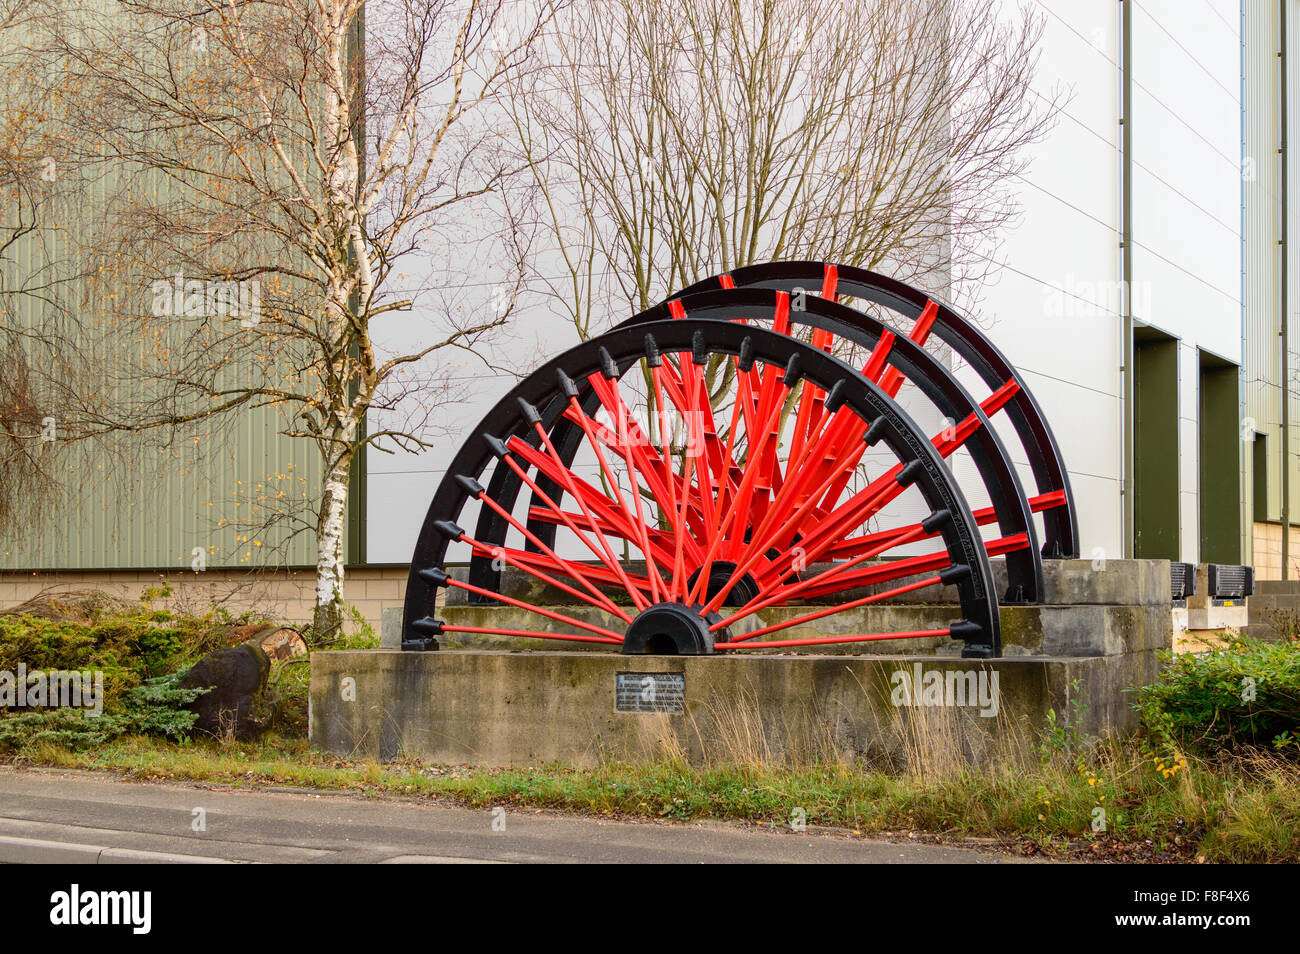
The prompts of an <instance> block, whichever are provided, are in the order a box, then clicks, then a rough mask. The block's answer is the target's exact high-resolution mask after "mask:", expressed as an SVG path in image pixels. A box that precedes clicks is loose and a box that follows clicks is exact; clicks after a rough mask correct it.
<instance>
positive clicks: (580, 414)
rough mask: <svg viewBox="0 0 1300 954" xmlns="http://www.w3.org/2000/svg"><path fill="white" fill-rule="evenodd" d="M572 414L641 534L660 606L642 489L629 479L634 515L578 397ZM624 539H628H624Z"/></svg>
mask: <svg viewBox="0 0 1300 954" xmlns="http://www.w3.org/2000/svg"><path fill="white" fill-rule="evenodd" d="M569 410H570V411H571V412H572V413H573V415H574V418H573V419H574V420H576V421H577V423H578V426H579V427H581V428H582V432H583V433H584V434H585V435H586V436H587V441H588V443H590V444H591V449H592V450H593V451H594V452H595V454H596V458H597V459H598V460H599V461H600V468H601V470H602V471H603V472H604V474H605V479H606V480H608V481H609V482H610V484H611V485H612V486H613V488H614V492H615V493H616V494H618V505H619V509H621V510H622V511H623V516H624V518H625V519H626V520H627V524H628V526H630V527H633V528H635V529H636V530H639V531H640V532H641V536H640V539H639V540H637V539H636V538H635V537H634V538H632V539H633V540H634V542H635V543H636V544H637V546H638V547H640V548H641V552H642V554H643V555H644V556H645V561H646V570H647V576H648V577H649V580H650V592H651V597H652V599H653V600H654V602H656V603H657V602H659V591H660V589H661V585H662V584H663V579H662V577H660V576H659V567H658V566H657V564H656V563H655V560H654V557H653V556H652V555H651V553H650V539H649V531H648V528H647V527H646V523H645V519H644V516H643V512H642V509H641V494H640V490H639V488H638V487H637V486H636V480H635V478H634V477H629V480H630V481H631V482H632V489H631V494H632V498H633V500H634V501H635V504H636V507H635V509H636V513H635V514H634V513H633V512H632V511H631V510H629V509H628V506H627V501H626V500H624V499H623V488H622V487H620V486H619V482H618V477H617V476H616V475H615V474H614V471H613V468H612V467H610V465H609V462H608V460H607V459H606V458H605V452H604V451H603V450H602V449H601V446H600V441H599V440H598V439H597V437H596V434H595V422H594V421H592V420H591V418H590V417H588V416H587V413H586V411H584V410H583V409H582V406H581V405H580V404H579V403H578V399H577V398H576V397H571V398H569ZM625 460H626V459H625ZM626 462H627V466H628V468H629V470H630V469H631V467H632V464H631V462H630V461H626ZM624 539H628V538H627V537H624Z"/></svg>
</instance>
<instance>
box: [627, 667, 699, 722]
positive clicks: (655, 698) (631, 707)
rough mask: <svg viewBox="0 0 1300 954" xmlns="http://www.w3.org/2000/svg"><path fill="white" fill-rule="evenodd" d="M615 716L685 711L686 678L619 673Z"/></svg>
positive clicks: (677, 713) (642, 673)
mask: <svg viewBox="0 0 1300 954" xmlns="http://www.w3.org/2000/svg"><path fill="white" fill-rule="evenodd" d="M614 710H615V711H616V712H667V713H670V714H672V715H680V714H681V713H683V712H685V711H686V677H685V676H684V675H682V674H681V673H679V672H620V673H615V674H614Z"/></svg>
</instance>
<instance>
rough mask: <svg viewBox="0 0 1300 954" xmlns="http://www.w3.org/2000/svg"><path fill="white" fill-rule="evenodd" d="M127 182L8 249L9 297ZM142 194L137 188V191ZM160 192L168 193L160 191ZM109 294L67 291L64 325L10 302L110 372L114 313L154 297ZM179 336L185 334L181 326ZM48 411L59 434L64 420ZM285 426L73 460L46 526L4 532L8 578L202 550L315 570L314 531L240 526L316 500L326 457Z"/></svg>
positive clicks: (177, 563)
mask: <svg viewBox="0 0 1300 954" xmlns="http://www.w3.org/2000/svg"><path fill="white" fill-rule="evenodd" d="M125 182H126V179H125V177H123V176H120V175H116V176H115V175H113V174H112V173H111V172H107V173H105V174H102V175H100V176H99V177H98V178H97V179H96V181H95V182H94V183H93V184H92V185H91V186H90V187H89V190H88V192H87V193H86V194H85V195H83V196H78V197H77V200H76V203H75V205H70V206H69V207H68V208H67V209H64V210H62V212H61V214H60V215H58V216H54V217H52V218H53V220H52V221H50V222H49V223H48V225H47V227H46V228H45V229H44V230H43V231H42V232H40V233H37V234H34V235H32V236H30V237H28V238H27V239H25V240H23V241H21V242H20V243H18V244H17V245H16V246H14V247H11V248H10V249H9V250H8V252H7V255H6V259H7V260H6V261H5V262H4V263H3V265H0V267H3V268H4V280H5V287H8V288H13V287H14V283H15V282H16V281H18V280H21V278H22V276H25V275H32V274H37V273H39V270H41V269H43V268H47V267H51V266H57V265H58V264H59V262H60V261H62V260H64V259H66V258H67V257H69V255H70V251H69V250H70V248H71V245H72V243H71V241H70V240H69V239H68V236H77V235H80V234H84V233H87V232H89V231H90V229H89V223H91V222H92V221H94V220H95V217H96V215H97V214H99V210H101V209H102V208H103V207H104V205H105V203H106V199H107V197H109V196H110V195H113V194H114V193H115V192H116V191H117V190H119V189H120V188H121V187H122V186H123V185H124V184H125ZM134 184H135V185H137V186H139V185H140V182H139V180H138V179H137V180H134ZM156 187H157V188H158V190H159V192H160V193H161V192H163V191H164V186H163V185H162V184H161V183H157V184H156ZM163 270H164V272H165V271H166V269H163ZM69 273H70V272H69ZM104 285H105V283H103V282H100V283H98V285H97V286H95V287H91V286H89V285H87V284H81V283H78V284H71V285H69V286H67V287H66V288H65V289H64V290H63V294H62V299H63V300H64V301H65V302H69V303H72V305H71V306H69V307H68V309H67V313H66V315H65V314H63V313H61V312H60V310H59V309H57V308H55V307H54V306H53V305H51V304H50V303H48V302H46V301H44V300H42V299H40V298H37V297H27V296H22V295H18V296H11V297H9V298H8V299H7V302H6V304H7V306H8V307H9V309H10V314H9V316H8V317H9V320H11V321H13V322H15V323H17V324H18V325H20V326H26V327H30V328H40V327H48V326H49V325H50V323H52V322H55V321H58V320H60V319H61V318H70V319H71V320H72V321H74V322H76V323H77V325H78V327H80V328H81V329H82V331H83V332H84V334H85V338H84V341H85V342H86V344H87V345H88V346H90V347H92V348H95V349H98V348H101V347H102V348H103V355H104V360H105V361H108V360H111V354H112V353H113V351H114V349H117V350H121V349H123V348H126V347H129V343H124V342H122V341H121V340H117V339H113V338H112V337H111V336H109V335H107V334H105V333H104V332H103V329H104V328H105V327H106V326H105V325H104V323H103V318H104V313H105V309H107V308H108V307H110V306H111V307H122V306H121V305H120V302H121V301H123V300H129V301H132V302H139V301H147V300H148V297H147V296H148V289H147V286H142V285H140V284H139V283H133V282H126V283H123V284H119V285H115V286H113V287H104ZM110 303H112V304H111V305H110ZM231 320H238V319H231ZM173 333H174V334H175V335H176V336H183V335H184V334H185V329H184V327H182V325H181V323H180V320H178V325H177V327H176V328H175V329H174V332H173ZM97 334H99V335H101V338H96V335H97ZM93 353H96V354H98V353H99V352H98V351H96V352H93ZM44 410H45V413H46V414H48V416H50V417H53V418H54V419H55V422H56V426H57V422H58V420H59V416H60V412H59V408H58V407H49V408H45V409H44ZM287 423H288V421H287V420H286V415H285V412H284V411H282V410H279V409H273V408H262V409H258V410H253V411H249V412H244V413H241V414H239V415H238V417H237V418H231V419H229V420H228V421H227V422H226V423H223V424H216V423H213V424H212V425H211V426H201V427H199V428H198V429H196V430H195V431H194V432H193V433H180V434H177V435H176V439H175V440H174V442H173V443H172V444H171V445H170V446H166V447H161V448H160V447H157V446H153V447H145V446H144V445H143V444H138V445H136V446H135V447H134V448H133V449H129V450H128V451H127V452H126V453H125V454H124V455H122V456H120V457H119V456H117V455H111V454H105V455H103V456H101V457H98V458H96V457H91V458H90V459H89V460H88V461H83V460H79V459H78V457H77V456H76V455H73V456H71V457H69V461H70V463H69V464H68V465H67V466H66V467H65V468H64V470H63V471H62V472H61V473H60V475H59V476H60V488H59V491H58V494H57V499H53V500H50V501H48V505H49V506H48V513H49V515H50V518H49V521H48V524H47V526H45V527H43V528H42V529H41V532H39V533H27V534H24V533H22V532H21V530H19V531H18V532H13V530H14V528H3V529H4V530H5V531H8V532H6V533H4V534H3V536H2V537H0V539H2V541H3V546H0V570H69V569H147V570H155V569H156V570H169V571H177V570H190V568H191V565H192V561H193V560H194V559H195V553H196V550H197V551H201V552H202V553H203V555H204V557H205V560H206V564H207V566H208V567H209V568H214V569H215V568H222V567H236V568H248V567H254V566H261V565H273V566H284V565H289V566H310V565H313V564H314V563H315V539H314V535H313V533H311V532H310V528H308V529H307V532H297V533H295V532H294V531H295V530H299V531H301V530H302V529H303V524H301V523H299V524H298V525H297V526H291V525H289V524H282V525H280V526H277V527H274V528H271V529H270V530H268V531H266V532H256V531H253V530H251V529H250V528H247V527H243V526H241V525H240V523H241V521H242V520H244V519H245V518H246V515H247V514H248V513H249V511H250V508H251V507H252V505H253V504H254V502H255V501H256V500H258V499H259V498H261V499H271V498H276V497H278V496H279V495H281V494H283V498H282V499H285V500H289V501H305V502H311V501H314V500H315V499H316V498H317V497H318V494H319V489H320V484H321V477H320V474H321V467H320V462H319V454H318V451H317V449H316V447H315V445H314V444H312V443H311V442H309V441H305V440H302V439H290V438H286V437H283V436H282V435H281V434H280V431H281V430H282V429H284V428H285V427H286V425H287ZM361 487H362V490H363V491H364V484H361Z"/></svg>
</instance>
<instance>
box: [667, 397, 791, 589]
mask: <svg viewBox="0 0 1300 954" xmlns="http://www.w3.org/2000/svg"><path fill="white" fill-rule="evenodd" d="M782 387H783V388H784V390H785V391H786V392H788V391H789V388H788V387H786V386H785V385H784V384H783V385H782ZM780 413H781V402H779V401H778V402H777V403H776V406H775V407H774V408H773V409H772V412H771V415H770V419H769V421H765V422H764V424H763V426H762V427H761V428H760V429H759V431H758V439H757V442H756V443H751V446H750V447H749V449H748V450H749V452H748V453H747V454H746V461H745V462H746V467H745V475H744V478H743V479H742V480H741V482H740V488H739V491H738V493H737V497H736V501H735V503H734V504H733V505H732V506H731V507H729V508H728V510H727V514H726V517H725V518H724V519H723V521H722V527H721V528H720V529H721V532H720V533H719V535H718V536H717V537H715V538H714V539H713V541H712V542H711V543H710V544H709V548H708V552H707V554H706V556H705V558H704V562H703V565H704V567H705V568H706V569H705V570H704V571H703V572H701V573H700V576H699V579H697V580H696V582H695V588H694V589H693V590H692V592H691V594H690V601H691V602H696V601H698V600H699V599H700V597H701V594H703V593H706V592H707V589H706V588H707V586H708V576H709V570H708V569H707V568H710V567H712V565H713V561H714V558H715V556H716V553H717V549H718V544H719V542H720V541H721V540H722V539H723V537H724V535H725V537H726V539H727V540H728V541H731V540H732V539H733V538H734V536H735V535H733V534H728V533H727V532H726V531H727V530H728V529H729V528H732V527H740V528H742V529H741V530H740V533H739V536H740V538H741V544H742V545H743V542H744V530H743V525H744V521H745V520H746V519H747V518H748V515H749V507H748V501H749V497H750V492H751V489H752V487H753V484H754V481H755V479H756V478H757V476H758V468H757V467H755V466H753V465H754V463H755V461H756V460H761V454H762V452H763V447H764V445H765V444H766V443H767V440H768V434H769V427H770V423H771V420H774V419H775V418H776V416H777V415H779V414H780ZM725 596H726V590H725V589H724V590H720V591H719V592H718V594H717V596H716V597H715V598H714V599H715V600H719V601H720V600H722V599H723V598H724V597H725ZM712 602H713V601H710V605H712ZM719 605H721V604H719ZM704 612H712V610H709V609H706V610H704Z"/></svg>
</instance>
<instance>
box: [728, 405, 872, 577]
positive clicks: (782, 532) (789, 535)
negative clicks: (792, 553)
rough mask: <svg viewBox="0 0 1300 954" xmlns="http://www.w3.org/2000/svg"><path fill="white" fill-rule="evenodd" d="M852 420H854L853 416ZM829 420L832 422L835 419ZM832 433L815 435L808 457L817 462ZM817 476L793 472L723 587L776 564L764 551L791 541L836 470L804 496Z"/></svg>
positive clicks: (807, 470)
mask: <svg viewBox="0 0 1300 954" xmlns="http://www.w3.org/2000/svg"><path fill="white" fill-rule="evenodd" d="M840 414H844V415H846V416H849V417H854V415H852V412H850V411H848V410H847V409H845V408H843V407H841V408H839V409H838V410H837V411H836V415H835V416H839V415H840ZM854 419H857V418H856V417H854ZM832 420H834V417H833V418H832ZM831 434H832V429H831V428H826V429H825V430H823V431H822V432H821V434H820V435H819V436H818V439H817V441H816V443H814V444H813V446H812V447H811V448H810V449H809V450H808V456H809V457H812V458H813V459H817V458H818V455H820V454H822V453H824V446H825V444H826V443H827V442H828V441H830V440H831V439H832V437H831ZM852 453H853V452H852V450H851V449H849V448H842V449H841V450H840V451H839V452H838V454H837V455H836V457H835V459H836V460H839V459H840V458H841V457H844V456H848V455H851V454H852ZM855 460H856V457H855ZM816 473H817V471H816V470H814V469H813V468H810V467H809V468H801V469H800V470H798V471H796V473H795V475H794V476H793V477H792V478H791V479H790V480H789V481H787V482H786V484H785V485H784V486H783V487H782V488H781V492H780V493H779V494H778V495H777V499H776V500H775V501H773V504H772V507H771V508H770V509H769V511H768V514H767V517H766V518H764V520H763V522H762V523H761V524H760V525H759V527H758V528H757V529H756V530H755V531H754V532H753V534H752V535H751V537H750V542H749V545H748V547H747V548H746V550H745V553H744V554H743V556H742V558H741V559H740V560H739V561H738V562H737V565H736V568H735V570H734V571H733V572H732V574H731V577H730V579H729V581H728V582H727V584H726V587H725V588H730V587H731V586H732V585H733V584H734V583H735V582H736V581H738V580H740V579H742V578H743V577H744V575H745V574H746V573H747V572H749V571H750V570H751V569H752V568H753V567H754V565H755V564H756V563H757V562H758V561H759V560H767V562H768V564H769V565H772V564H774V563H775V561H773V560H769V559H768V558H767V556H766V554H767V551H768V550H769V549H771V548H772V547H773V546H774V545H777V544H779V543H781V542H782V541H785V540H792V539H793V537H794V528H795V527H797V526H798V525H799V523H800V521H801V520H803V518H804V517H805V516H807V515H808V513H809V512H810V511H811V510H812V509H813V508H814V507H815V506H816V505H817V501H818V500H819V499H820V497H821V495H822V494H823V493H824V492H825V490H826V488H827V487H828V486H829V484H830V483H831V482H832V481H834V480H835V479H836V476H837V471H836V470H835V469H834V468H831V469H829V470H828V471H827V472H826V474H825V476H824V477H823V478H822V482H821V483H820V484H818V485H816V487H815V489H814V490H812V491H811V492H808V493H806V494H805V493H804V491H805V488H806V487H808V485H809V482H810V481H811V480H812V479H813V475H814V474H816ZM801 495H802V496H803V500H802V502H800V503H799V504H798V505H797V506H795V507H793V509H791V506H790V504H791V502H792V501H796V500H799V498H800V496H801ZM779 514H784V515H785V516H784V518H783V519H782V520H781V522H780V523H779V524H778V525H777V526H776V527H775V528H772V527H771V524H772V522H773V520H774V518H776V517H777V515H779Z"/></svg>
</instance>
